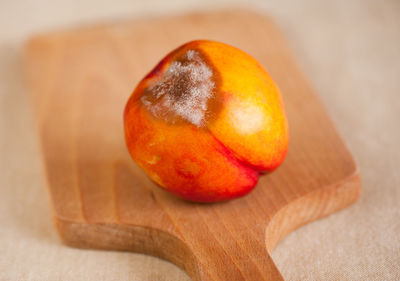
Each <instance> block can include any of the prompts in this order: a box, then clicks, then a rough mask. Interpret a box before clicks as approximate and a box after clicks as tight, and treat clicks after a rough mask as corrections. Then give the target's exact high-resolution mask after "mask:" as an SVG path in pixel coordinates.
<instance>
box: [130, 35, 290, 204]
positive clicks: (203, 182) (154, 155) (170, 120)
mask: <svg viewBox="0 0 400 281" xmlns="http://www.w3.org/2000/svg"><path fill="white" fill-rule="evenodd" d="M124 122H125V124H124V125H125V126H124V127H125V137H126V144H127V146H128V150H129V152H130V154H131V156H132V158H133V159H134V160H135V162H136V163H137V164H138V165H139V166H140V167H141V168H142V169H143V170H144V171H145V172H146V173H147V175H148V176H149V177H150V178H151V179H152V180H153V181H154V182H156V183H157V184H158V185H160V186H161V187H163V188H164V189H166V190H167V191H170V192H172V193H174V194H176V195H178V196H180V197H182V198H184V199H187V200H190V201H199V202H215V201H222V200H228V199H232V198H235V197H238V196H242V195H244V194H246V193H248V192H249V191H251V190H252V189H253V188H254V186H255V185H256V183H257V181H258V177H259V174H260V172H265V171H271V170H273V169H275V168H276V167H278V166H279V165H280V164H281V163H282V161H283V159H284V158H285V155H286V152H287V149H288V139H289V136H288V125H287V119H286V116H285V110H284V107H283V102H282V99H281V96H280V93H279V90H278V87H277V86H276V84H275V83H274V81H273V80H272V78H271V77H270V76H269V74H268V73H267V72H266V71H265V70H264V68H263V67H262V66H261V65H260V64H259V63H258V62H257V61H256V60H255V59H254V58H252V57H251V56H249V55H248V54H246V53H244V52H243V51H241V50H239V49H237V48H234V47H232V46H229V45H226V44H223V43H219V42H214V41H205V40H200V41H192V42H189V43H187V44H184V45H183V46H181V47H179V48H177V49H176V50H174V51H172V52H171V53H169V54H168V55H167V56H166V57H165V58H164V59H162V60H161V62H160V63H159V64H158V65H157V66H156V67H155V68H154V69H153V70H152V71H151V72H150V73H149V74H148V75H147V76H145V77H144V78H143V80H142V81H140V83H139V85H138V86H137V87H136V89H135V90H134V91H133V93H132V95H131V97H130V98H129V100H128V103H127V105H126V108H125V112H124Z"/></svg>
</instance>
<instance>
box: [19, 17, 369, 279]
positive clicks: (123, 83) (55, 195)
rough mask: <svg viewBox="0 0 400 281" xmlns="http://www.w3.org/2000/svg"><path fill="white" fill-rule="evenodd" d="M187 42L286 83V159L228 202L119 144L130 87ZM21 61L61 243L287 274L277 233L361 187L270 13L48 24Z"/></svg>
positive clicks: (201, 273)
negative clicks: (177, 182) (183, 186)
mask: <svg viewBox="0 0 400 281" xmlns="http://www.w3.org/2000/svg"><path fill="white" fill-rule="evenodd" d="M194 39H211V40H217V41H222V42H225V43H228V44H231V45H234V46H236V47H239V48H240V49H242V50H244V51H246V52H248V53H249V54H251V55H252V56H254V57H255V58H256V59H258V60H259V61H260V62H261V63H262V64H263V65H264V66H265V67H266V68H267V70H268V71H269V72H270V74H271V76H272V77H273V78H274V79H275V81H276V82H277V83H278V85H279V87H280V88H281V91H282V94H283V98H284V100H285V104H286V109H287V114H288V119H289V124H290V134H291V144H290V148H289V153H288V156H287V159H286V160H285V162H284V164H283V165H282V166H281V167H280V168H279V169H278V170H277V171H276V172H274V173H272V174H269V175H265V176H262V177H261V179H260V182H259V183H258V186H257V187H256V189H255V190H254V191H253V192H251V193H250V194H249V195H247V196H245V197H243V198H240V199H237V200H233V201H229V202H226V203H218V204H194V203H188V202H185V201H182V200H180V199H177V198H175V197H174V196H172V195H170V194H167V193H166V192H164V191H162V190H161V189H159V188H158V187H156V186H155V185H154V184H153V183H152V182H151V181H150V180H149V179H148V178H147V177H146V176H145V175H144V174H143V172H142V171H141V170H140V169H139V168H138V167H137V166H136V165H135V164H134V163H133V161H132V160H131V159H130V157H129V154H128V152H127V149H126V148H125V143H124V137H123V127H122V126H123V121H122V112H123V108H124V105H125V102H126V101H127V99H128V97H129V95H130V93H131V91H132V90H133V89H134V87H135V85H136V84H137V83H138V82H139V80H140V79H141V78H142V77H143V76H144V75H145V74H146V73H147V72H148V71H149V70H150V69H151V68H152V67H153V66H154V65H155V64H156V63H157V62H158V60H159V59H161V58H162V57H163V56H164V55H165V54H166V53H167V52H169V51H170V50H172V49H173V48H175V47H176V46H178V45H181V44H182V43H185V42H186V41H190V40H194ZM25 62H26V63H25V70H26V76H27V81H28V87H29V89H30V90H31V92H32V94H33V95H32V96H33V104H34V107H35V111H36V120H37V129H38V132H39V136H40V140H41V145H42V152H43V161H44V165H45V170H46V177H47V180H48V186H49V191H50V194H51V199H52V204H53V210H54V213H53V215H54V220H55V224H56V226H57V229H58V231H59V234H60V237H61V239H62V240H63V242H64V243H66V244H68V245H71V246H74V247H88V248H100V249H109V250H129V251H135V252H140V253H146V254H150V255H154V256H158V257H161V258H164V259H166V260H169V261H171V262H173V263H175V264H177V265H178V266H180V267H182V268H183V269H184V270H186V272H187V273H188V274H189V275H190V276H191V277H192V278H193V280H197V281H205V280H214V281H222V280H248V281H250V280H251V281H253V280H283V279H282V276H281V275H280V273H279V271H278V270H277V268H276V267H275V265H274V263H273V261H272V260H271V257H270V256H269V252H270V251H272V249H273V248H274V247H275V245H276V244H277V243H278V242H279V241H280V239H282V238H283V237H284V236H285V235H287V234H288V233H289V232H290V231H292V230H294V229H295V228H297V227H299V226H301V225H302V224H304V223H307V222H309V221H312V220H315V219H318V218H320V217H323V216H326V215H328V214H330V213H332V212H335V211H337V210H340V209H342V208H344V207H346V206H348V205H349V204H351V203H352V202H354V201H355V200H356V199H357V197H358V195H359V191H360V187H361V183H360V177H359V172H358V169H357V167H356V165H355V163H354V161H353V159H352V156H351V154H350V153H349V151H348V150H347V148H346V146H345V145H344V144H343V142H342V140H341V139H340V136H339V135H338V133H337V132H336V130H335V128H334V126H333V125H332V122H331V121H330V120H329V118H328V116H327V115H326V113H325V111H324V108H323V107H322V105H321V103H320V102H319V101H318V99H317V98H316V96H315V94H314V92H313V90H312V88H311V87H310V86H309V84H308V83H307V82H306V80H305V78H304V76H303V75H302V73H301V72H300V71H299V69H298V67H297V66H296V64H295V63H294V60H293V58H292V57H291V55H290V52H289V51H288V49H287V47H286V44H285V42H284V40H283V39H282V36H281V34H280V32H279V31H278V30H277V28H276V27H275V25H274V24H273V23H272V22H271V21H270V20H269V19H268V18H266V17H265V16H262V15H259V14H256V13H253V12H248V11H228V12H213V13H203V14H200V13H196V14H189V15H184V16H176V17H169V18H153V19H147V20H145V19H143V20H136V21H126V22H120V23H110V24H104V25H101V26H90V27H85V28H76V29H72V30H66V31H58V32H52V33H48V34H44V35H39V36H36V37H34V38H32V39H31V40H30V41H29V42H28V43H27V45H26V48H25Z"/></svg>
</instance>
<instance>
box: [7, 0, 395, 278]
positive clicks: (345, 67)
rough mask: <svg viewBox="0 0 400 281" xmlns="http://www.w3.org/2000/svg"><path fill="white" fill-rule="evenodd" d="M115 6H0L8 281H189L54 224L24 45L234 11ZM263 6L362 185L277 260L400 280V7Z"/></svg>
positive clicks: (323, 274) (337, 273)
mask: <svg viewBox="0 0 400 281" xmlns="http://www.w3.org/2000/svg"><path fill="white" fill-rule="evenodd" d="M116 2H117V1H109V2H104V1H103V2H102V1H97V0H96V1H95V0H85V1H76V2H74V1H61V0H59V1H51V0H37V1H27V0H25V1H24V0H17V1H2V2H1V3H0V26H1V28H0V42H1V43H0V280H24V281H25V280H151V281H153V280H174V281H183V280H190V279H189V278H188V277H187V276H186V275H185V273H183V272H182V271H181V270H179V269H178V268H177V267H175V266H174V265H172V264H169V263H167V262H165V261H162V260H159V259H156V258H152V257H148V256H143V255H139V254H132V253H116V252H103V251H92V250H77V249H71V248H67V247H65V246H63V245H61V244H60V243H59V241H58V238H57V236H56V233H55V231H54V228H53V226H52V223H51V219H50V213H49V210H50V208H49V200H48V198H47V194H46V189H45V183H44V178H43V175H42V169H41V162H40V154H39V150H38V142H37V139H36V135H35V131H34V128H33V122H32V116H33V115H32V111H31V107H30V105H29V99H28V96H27V94H26V92H25V90H24V89H23V87H22V85H21V84H22V81H21V68H20V46H21V42H22V40H23V39H24V38H26V37H27V36H28V35H29V34H30V33H31V32H33V31H39V30H45V29H52V28H53V27H54V26H60V25H65V24H76V23H80V22H83V21H94V20H100V19H110V18H117V17H119V16H124V17H126V16H127V15H134V16H137V15H143V14H146V13H149V12H155V13H160V12H162V13H166V12H169V11H175V10H184V9H193V8H195V7H199V6H198V5H201V6H200V7H203V8H204V7H208V6H210V5H211V6H224V3H225V6H227V5H226V3H228V1H227V0H226V1H222V2H217V3H216V4H215V1H212V0H207V1H202V4H194V3H193V2H188V1H185V0H174V1H172V2H169V1H160V2H156V1H154V0H147V1H140V2H135V1H120V2H118V4H116ZM264 2H266V1H262V0H260V1H259V3H258V6H261V7H262V8H263V9H264V10H265V11H268V13H269V14H270V15H272V16H273V17H274V18H275V19H276V21H277V22H278V24H279V25H280V26H281V28H282V29H283V31H284V33H285V35H286V37H287V38H288V41H289V43H290V45H291V47H292V49H293V51H294V53H295V55H296V57H297V59H298V61H299V63H300V66H301V67H302V68H303V70H304V72H305V73H306V75H307V76H308V77H309V79H310V80H311V81H312V83H313V85H314V86H315V87H316V89H317V90H318V92H319V93H320V97H321V99H322V100H323V102H324V103H325V105H326V107H327V110H328V112H329V113H330V115H331V116H332V118H333V120H334V121H335V123H336V124H337V126H338V128H339V130H340V131H341V133H342V135H343V137H344V138H345V140H346V141H347V143H348V145H349V147H350V149H351V151H352V152H353V153H354V155H355V157H356V159H357V161H358V163H359V165H360V167H361V174H362V177H363V181H364V190H363V193H362V196H361V198H360V200H359V202H358V203H357V204H356V205H354V206H352V207H350V208H348V209H347V210H345V211H342V212H340V213H338V214H335V215H332V216H330V217H328V218H326V219H323V220H320V221H318V222H315V223H312V224H309V225H307V226H305V227H303V228H301V229H299V230H298V231H296V232H294V233H292V234H291V235H289V236H288V237H287V238H286V239H284V240H283V241H282V242H281V243H280V244H279V245H278V247H277V248H276V250H275V251H274V252H273V258H274V260H275V262H276V264H277V266H278V268H279V269H280V270H281V272H282V274H283V276H284V277H285V278H286V279H287V280H400V172H399V168H398V163H399V162H400V149H399V144H400V123H399V122H400V96H399V95H400V55H399V46H400V2H399V1H397V0H393V1H389V0H388V1H373V0H371V1H361V0H358V1H347V0H341V1H324V2H323V1H318V0H307V1H303V2H296V3H294V1H278V0H276V1H268V2H266V3H264ZM183 3H185V4H184V5H183ZM246 6H248V4H247V5H246Z"/></svg>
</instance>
